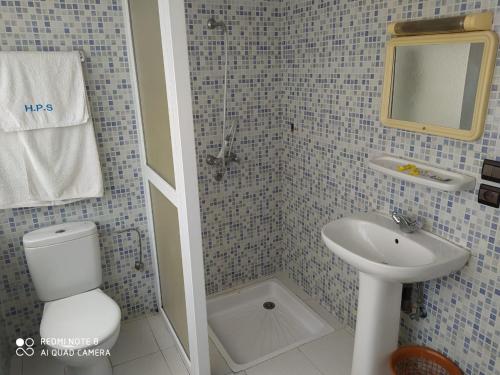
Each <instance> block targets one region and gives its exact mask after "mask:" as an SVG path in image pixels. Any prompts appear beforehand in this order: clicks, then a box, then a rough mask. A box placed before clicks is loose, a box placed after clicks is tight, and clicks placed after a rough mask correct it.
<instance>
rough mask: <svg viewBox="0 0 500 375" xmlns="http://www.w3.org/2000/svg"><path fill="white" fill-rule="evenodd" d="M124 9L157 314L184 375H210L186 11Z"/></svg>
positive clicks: (152, 5) (169, 4) (143, 6)
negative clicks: (184, 369)
mask: <svg viewBox="0 0 500 375" xmlns="http://www.w3.org/2000/svg"><path fill="white" fill-rule="evenodd" d="M123 5H124V10H125V13H126V16H127V18H128V19H126V20H125V22H129V25H130V27H129V33H128V34H129V35H128V38H129V43H128V44H129V46H130V47H129V56H130V61H129V64H130V70H131V73H132V74H133V75H135V76H136V85H135V87H133V90H134V92H135V99H136V108H135V109H136V118H137V123H138V127H139V130H142V132H141V131H139V133H140V134H141V135H142V137H141V143H142V158H141V159H142V174H143V176H144V188H145V195H146V205H147V208H148V213H149V229H150V233H152V237H153V238H152V241H151V242H152V244H151V245H152V247H153V253H154V254H155V256H156V263H155V266H156V276H157V277H156V281H157V282H156V295H157V301H158V308H159V310H160V312H161V313H162V315H163V317H164V318H165V321H166V323H167V325H168V326H169V327H170V330H171V332H172V333H173V334H174V337H175V339H176V343H177V346H178V349H179V351H180V352H181V353H182V354H183V360H184V362H185V364H186V366H187V367H188V368H189V370H190V373H191V374H192V375H208V374H210V367H209V359H208V337H207V318H206V302H205V283H204V277H203V257H202V248H201V225H200V212H199V206H198V201H199V198H198V189H197V174H196V159H195V148H194V134H193V115H192V108H191V93H190V91H189V71H188V61H187V59H188V57H187V43H186V32H185V30H186V26H185V21H184V6H183V4H182V2H179V1H168V0H128V1H127V0H124V2H123ZM127 11H128V12H127ZM174 35H175V37H173V36H174ZM181 124H182V126H181Z"/></svg>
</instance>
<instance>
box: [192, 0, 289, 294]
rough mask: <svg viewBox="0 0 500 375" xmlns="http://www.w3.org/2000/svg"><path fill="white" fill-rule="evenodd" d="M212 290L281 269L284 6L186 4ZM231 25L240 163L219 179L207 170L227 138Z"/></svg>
mask: <svg viewBox="0 0 500 375" xmlns="http://www.w3.org/2000/svg"><path fill="white" fill-rule="evenodd" d="M185 6H186V23H187V32H188V44H189V60H190V70H191V89H192V94H193V111H194V124H195V135H196V141H197V143H196V147H197V156H198V175H199V176H198V177H199V184H200V186H199V188H200V201H201V202H200V203H201V214H202V231H203V247H204V256H205V275H206V286H207V293H208V294H211V293H214V292H218V291H220V290H223V289H225V288H228V287H231V286H234V285H236V284H239V283H242V282H245V281H248V280H251V279H255V278H258V277H260V276H264V275H268V274H271V273H273V272H275V271H276V270H277V268H278V267H279V264H280V261H279V258H280V252H281V232H280V199H279V197H280V189H281V188H280V185H279V147H277V145H278V144H279V139H280V126H279V125H280V118H281V113H280V84H281V70H280V63H281V55H280V36H281V13H280V12H281V1H279V0H267V1H264V0H260V1H248V0H235V1H223V0H185ZM211 16H215V17H216V18H217V19H220V20H224V21H225V22H226V24H227V25H228V38H227V48H228V53H229V55H228V56H229V58H228V61H229V73H230V74H229V79H228V104H227V108H228V125H231V124H236V126H237V132H236V141H235V144H234V151H235V152H236V154H237V155H238V157H239V158H240V160H241V161H240V163H239V164H232V165H231V167H230V170H229V172H228V173H227V174H226V176H225V177H224V179H223V180H222V181H221V182H217V181H215V179H214V169H213V168H212V167H210V166H208V165H207V163H206V161H205V159H206V156H207V155H214V156H216V155H217V154H218V151H219V148H220V145H221V137H222V120H223V83H224V48H225V47H226V46H225V45H224V35H223V32H222V31H221V30H208V28H207V27H206V24H207V21H208V19H209V18H210V17H211Z"/></svg>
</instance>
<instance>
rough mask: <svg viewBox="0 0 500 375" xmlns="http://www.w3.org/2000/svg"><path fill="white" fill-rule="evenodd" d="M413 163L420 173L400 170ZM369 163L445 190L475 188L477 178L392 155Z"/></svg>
mask: <svg viewBox="0 0 500 375" xmlns="http://www.w3.org/2000/svg"><path fill="white" fill-rule="evenodd" d="M408 164H412V165H413V166H415V167H416V168H417V169H418V170H419V171H420V174H419V175H411V174H409V173H408V171H400V170H399V167H401V166H405V165H408ZM368 165H369V166H370V167H371V168H372V169H374V170H376V171H379V172H382V173H383V174H385V175H387V176H392V177H397V178H399V179H401V180H405V181H409V182H413V183H415V184H420V185H424V186H428V187H431V188H434V189H439V190H443V191H462V190H474V187H475V186H476V179H475V178H474V177H471V176H468V175H466V174H463V173H458V172H453V171H448V170H446V169H441V168H436V167H433V166H430V165H428V164H425V163H421V162H419V161H414V160H407V159H403V158H399V157H396V156H391V155H379V156H376V157H374V158H372V159H371V160H369V161H368Z"/></svg>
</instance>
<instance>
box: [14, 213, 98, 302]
mask: <svg viewBox="0 0 500 375" xmlns="http://www.w3.org/2000/svg"><path fill="white" fill-rule="evenodd" d="M23 244H24V251H25V254H26V260H27V262H28V268H29V270H30V274H31V278H32V279H33V283H34V284H35V290H36V293H37V295H38V298H40V300H42V301H44V302H47V301H53V300H56V299H61V298H65V297H69V296H73V295H75V294H79V293H83V292H86V291H88V290H92V289H96V288H98V287H99V286H100V285H101V282H102V272H101V254H100V250H99V237H98V235H97V228H96V226H95V224H94V223H92V222H90V221H84V222H77V223H66V224H59V225H54V226H50V227H46V228H42V229H38V230H35V231H33V232H30V233H27V234H25V235H24V237H23Z"/></svg>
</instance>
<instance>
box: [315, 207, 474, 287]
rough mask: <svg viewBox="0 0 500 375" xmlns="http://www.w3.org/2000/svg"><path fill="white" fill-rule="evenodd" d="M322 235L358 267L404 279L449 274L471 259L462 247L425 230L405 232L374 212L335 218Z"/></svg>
mask: <svg viewBox="0 0 500 375" xmlns="http://www.w3.org/2000/svg"><path fill="white" fill-rule="evenodd" d="M321 235H322V237H323V241H324V242H325V244H326V246H327V247H328V248H329V249H330V250H331V251H333V252H334V253H335V254H336V255H337V256H339V257H340V258H342V259H343V260H344V261H345V262H347V263H349V264H350V265H352V266H353V267H356V268H357V269H358V270H359V271H361V272H366V273H368V274H370V275H374V276H377V277H379V278H382V279H384V280H392V281H397V282H401V283H411V282H418V281H425V280H430V279H435V278H438V277H442V276H446V275H448V274H450V273H452V272H454V271H457V270H459V269H461V268H462V267H463V266H464V265H465V263H466V262H467V260H468V259H469V252H468V251H467V250H465V249H463V248H461V247H458V246H456V245H453V244H452V243H450V242H448V241H446V240H444V239H442V238H440V237H438V236H436V235H434V234H432V233H429V232H425V231H423V230H419V231H417V232H414V233H404V232H402V231H401V230H400V229H399V226H398V225H397V224H396V223H394V222H393V221H392V219H390V218H388V217H385V216H383V215H380V214H377V213H374V212H370V213H366V214H359V215H355V216H351V217H346V218H342V219H339V220H335V221H332V222H331V223H329V224H327V225H325V226H324V227H323V230H322V231H321Z"/></svg>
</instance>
